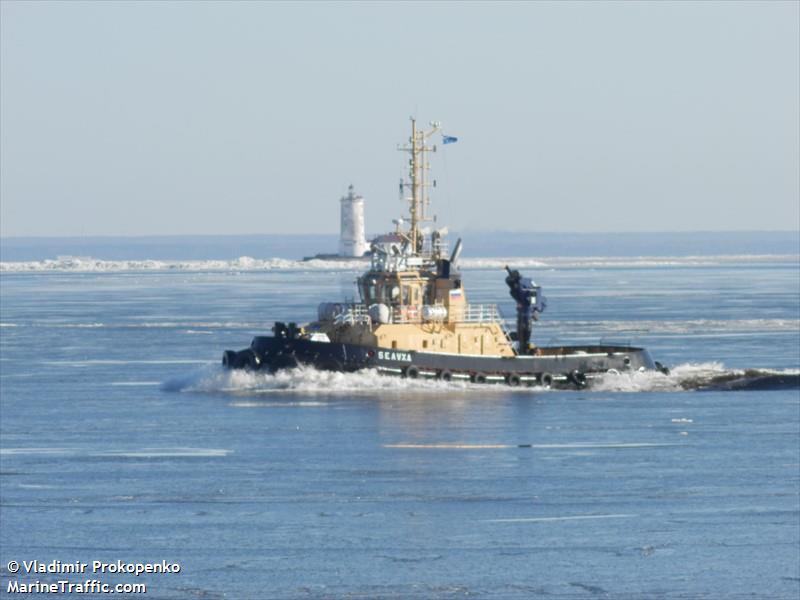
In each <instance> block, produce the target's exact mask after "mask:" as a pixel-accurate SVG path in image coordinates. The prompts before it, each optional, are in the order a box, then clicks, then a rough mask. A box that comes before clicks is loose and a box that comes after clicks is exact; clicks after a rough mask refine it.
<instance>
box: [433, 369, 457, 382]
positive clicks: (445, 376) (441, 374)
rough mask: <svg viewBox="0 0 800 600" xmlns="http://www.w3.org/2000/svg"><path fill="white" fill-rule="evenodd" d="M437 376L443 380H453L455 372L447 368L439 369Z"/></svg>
mask: <svg viewBox="0 0 800 600" xmlns="http://www.w3.org/2000/svg"><path fill="white" fill-rule="evenodd" d="M436 377H437V379H439V380H441V381H452V380H453V374H452V373H451V372H450V371H448V370H447V369H444V370H442V371H439V374H438V375H437V376H436Z"/></svg>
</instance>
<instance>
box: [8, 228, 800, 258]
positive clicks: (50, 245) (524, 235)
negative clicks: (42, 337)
mask: <svg viewBox="0 0 800 600" xmlns="http://www.w3.org/2000/svg"><path fill="white" fill-rule="evenodd" d="M458 237H463V238H464V257H465V258H466V257H484V258H492V257H502V256H518V257H531V258H535V257H559V256H560V257H564V256H582V257H586V256H606V257H608V256H620V257H631V256H654V257H665V256H723V255H732V256H741V255H797V254H800V231H696V232H639V233H634V232H619V233H574V232H573V233H570V232H564V233H552V232H504V231H465V232H461V233H459V232H451V233H450V235H449V239H450V242H451V244H453V243H455V240H456V239H457V238H458ZM337 244H338V234H253V235H153V236H131V237H128V236H86V237H8V238H0V262H19V261H42V260H53V259H56V258H57V257H59V256H90V257H92V258H95V259H100V260H235V259H238V258H239V257H242V256H248V257H253V258H281V259H287V260H297V259H300V258H302V257H304V256H310V255H314V254H317V253H328V252H336V248H337Z"/></svg>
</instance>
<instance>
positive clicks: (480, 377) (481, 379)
mask: <svg viewBox="0 0 800 600" xmlns="http://www.w3.org/2000/svg"><path fill="white" fill-rule="evenodd" d="M471 379H472V383H486V375H484V374H483V373H475V374H474V375H473V376H472V378H471Z"/></svg>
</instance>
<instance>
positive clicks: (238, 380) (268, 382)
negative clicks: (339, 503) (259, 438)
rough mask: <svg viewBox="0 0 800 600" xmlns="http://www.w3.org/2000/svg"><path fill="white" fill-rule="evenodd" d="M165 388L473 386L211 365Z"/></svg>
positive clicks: (323, 390)
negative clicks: (246, 369) (269, 371)
mask: <svg viewBox="0 0 800 600" xmlns="http://www.w3.org/2000/svg"><path fill="white" fill-rule="evenodd" d="M161 387H162V389H163V390H165V391H171V392H211V393H213V392H222V393H229V394H240V395H258V394H271V393H278V392H284V393H285V392H296V393H300V394H325V395H331V394H332V395H337V394H348V395H352V394H374V393H376V392H393V391H398V392H399V391H409V390H426V391H431V392H448V391H450V392H452V391H454V390H465V389H468V387H469V385H468V384H466V383H462V382H444V381H436V380H424V379H403V378H400V377H390V376H386V375H381V374H380V373H378V371H376V370H373V369H365V370H363V371H358V372H355V373H339V372H332V371H319V370H317V369H314V368H313V367H300V368H297V369H285V370H281V371H278V372H276V373H274V374H270V373H266V372H251V371H244V370H227V369H224V368H222V367H221V366H209V367H206V368H204V369H200V370H197V371H195V372H193V373H191V374H189V375H187V376H185V377H180V378H175V379H171V380H169V381H166V382H164V383H163V384H162V386H161Z"/></svg>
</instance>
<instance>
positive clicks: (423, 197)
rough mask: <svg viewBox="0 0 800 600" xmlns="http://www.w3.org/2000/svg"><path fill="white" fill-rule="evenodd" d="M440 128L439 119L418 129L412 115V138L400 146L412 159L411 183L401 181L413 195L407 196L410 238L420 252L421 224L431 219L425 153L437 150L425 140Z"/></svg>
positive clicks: (399, 148)
mask: <svg viewBox="0 0 800 600" xmlns="http://www.w3.org/2000/svg"><path fill="white" fill-rule="evenodd" d="M439 130H440V124H439V122H438V121H434V122H432V123H431V129H429V130H427V131H424V130H417V120H416V119H415V118H414V117H411V138H409V140H408V141H409V143H410V146H409V145H406V146H399V147H398V150H402V151H404V152H408V153H409V154H410V155H411V159H410V160H409V161H408V164H409V169H408V175H409V183H402V182H401V189H402V188H403V187H405V186H408V187H410V188H411V197H410V198H406V200H408V202H409V214H410V216H411V224H410V227H409V230H408V238H409V241H410V242H411V248H412V252H413V253H414V254H420V253H421V252H422V243H423V239H422V231H421V227H420V224H421V223H424V222H425V221H430V219H429V218H427V216H426V214H425V209H426V208H427V207H428V206H429V203H430V199H429V198H428V187H429V184H428V183H427V182H426V177H425V174H426V171H428V170H429V169H430V164H428V162H427V160H426V158H425V155H426V154H427V153H428V152H436V146H428V145H426V144H425V141H426V140H427V139H428V138H429V137H430V136H432V135H433V134H434V133H436V132H437V131H439Z"/></svg>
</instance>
